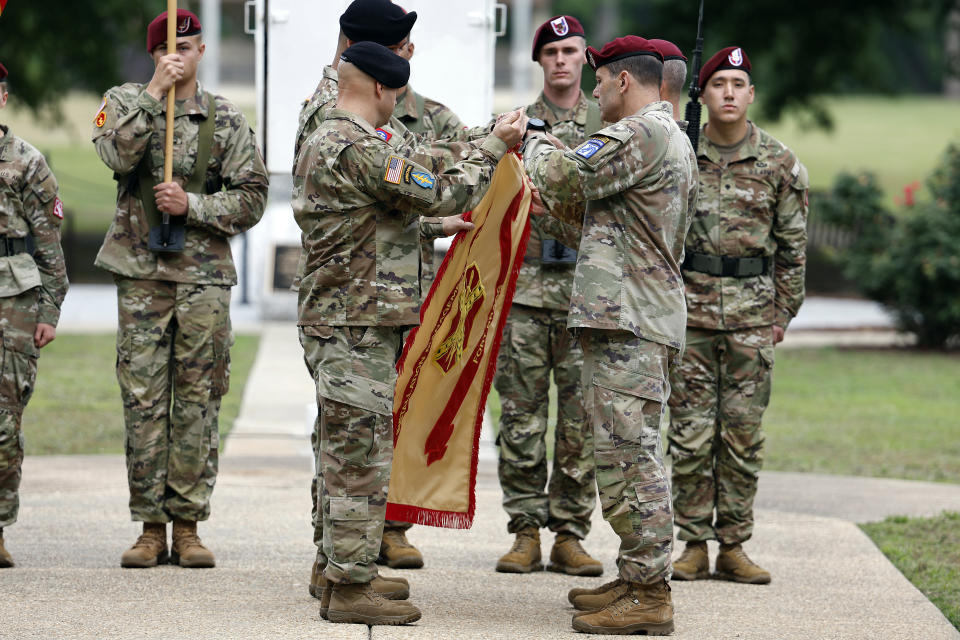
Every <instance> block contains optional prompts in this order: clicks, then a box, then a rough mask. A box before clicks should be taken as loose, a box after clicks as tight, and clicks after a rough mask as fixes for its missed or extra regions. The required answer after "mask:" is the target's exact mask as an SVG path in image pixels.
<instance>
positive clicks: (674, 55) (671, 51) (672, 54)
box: [650, 39, 687, 62]
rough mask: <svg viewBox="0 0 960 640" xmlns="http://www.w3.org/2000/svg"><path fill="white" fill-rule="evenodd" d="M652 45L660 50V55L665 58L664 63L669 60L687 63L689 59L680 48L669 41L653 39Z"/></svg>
mask: <svg viewBox="0 0 960 640" xmlns="http://www.w3.org/2000/svg"><path fill="white" fill-rule="evenodd" d="M650 43H651V44H652V45H653V46H655V47H656V48H657V49H659V50H660V55H662V56H663V61H664V62H666V61H667V60H683V61H684V62H686V61H687V57H686V56H685V55H683V51H680V47H678V46H677V45H675V44H673V43H672V42H670V41H669V40H658V39H653V40H651V41H650Z"/></svg>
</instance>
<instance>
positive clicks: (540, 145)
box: [526, 102, 697, 349]
mask: <svg viewBox="0 0 960 640" xmlns="http://www.w3.org/2000/svg"><path fill="white" fill-rule="evenodd" d="M532 142H533V144H531V145H528V148H527V151H526V165H527V171H528V173H529V174H530V177H531V179H532V180H533V183H534V185H535V186H536V187H537V188H538V189H539V190H540V195H541V197H542V199H543V202H544V205H545V206H546V208H547V210H548V211H549V212H550V216H549V217H545V219H544V221H543V223H542V224H543V225H544V228H545V229H547V230H550V229H548V228H547V227H548V225H549V224H550V221H551V220H554V219H556V220H558V221H560V222H561V223H562V224H561V225H560V226H559V227H554V228H556V229H557V230H556V231H550V232H551V233H552V234H554V235H555V236H557V238H558V239H559V240H561V241H565V244H566V243H574V246H575V242H576V239H577V235H578V234H580V233H582V236H581V237H580V252H579V254H578V256H577V266H576V271H575V273H574V280H573V294H572V296H571V299H570V313H569V314H568V320H567V326H569V327H590V328H594V329H606V330H624V331H629V332H631V333H633V334H634V335H636V336H639V337H641V338H644V339H645V340H650V341H653V342H658V343H660V344H664V345H668V346H671V347H674V348H677V349H682V348H683V342H684V333H685V330H686V320H687V314H686V305H685V303H684V298H683V279H682V278H681V276H680V264H681V262H682V261H683V241H684V237H685V236H686V233H687V229H688V228H689V225H690V216H691V215H692V213H693V210H694V207H695V206H696V200H697V165H696V160H695V158H694V155H693V149H692V148H691V147H690V143H689V141H688V140H687V139H686V137H685V136H684V135H683V133H682V132H681V131H680V128H679V127H678V126H677V123H676V122H674V120H673V112H672V109H671V107H670V103H668V102H654V103H651V104H648V105H647V106H646V107H644V108H643V109H641V110H640V111H639V112H638V113H636V114H633V115H630V116H627V117H626V118H624V119H623V120H621V121H620V122H617V123H616V124H613V125H610V126H609V127H606V128H604V129H601V130H600V131H599V132H598V133H597V134H595V135H593V136H591V137H590V138H589V139H588V140H587V141H586V142H584V143H583V144H581V145H580V146H579V147H577V148H576V149H575V150H571V151H560V150H557V149H554V148H553V147H552V146H551V145H549V143H547V142H546V140H545V139H543V138H535V139H534V140H533V141H532ZM531 147H532V148H531ZM585 202H586V213H585V214H584V213H583V206H584V203H585ZM581 228H582V232H581Z"/></svg>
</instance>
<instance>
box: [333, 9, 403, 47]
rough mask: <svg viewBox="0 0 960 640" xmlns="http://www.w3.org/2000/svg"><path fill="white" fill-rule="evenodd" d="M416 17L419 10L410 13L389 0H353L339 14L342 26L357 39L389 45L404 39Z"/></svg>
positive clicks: (352, 38) (345, 32)
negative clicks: (341, 13) (340, 14)
mask: <svg viewBox="0 0 960 640" xmlns="http://www.w3.org/2000/svg"><path fill="white" fill-rule="evenodd" d="M416 21H417V12H416V11H411V12H410V13H407V12H406V11H404V10H403V8H401V7H400V6H398V5H395V4H394V3H392V2H390V0H353V2H351V3H350V6H349V7H347V10H346V11H344V12H343V15H342V16H340V29H341V30H342V31H343V34H344V35H345V36H347V38H348V39H350V40H353V41H354V42H361V41H363V40H368V41H370V42H376V43H377V44H382V45H383V46H385V47H390V46H393V45H395V44H397V43H398V42H400V41H401V40H403V39H404V38H405V37H406V35H407V34H408V33H410V31H411V30H412V29H413V23H414V22H416Z"/></svg>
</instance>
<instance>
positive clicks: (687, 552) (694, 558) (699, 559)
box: [673, 542, 710, 580]
mask: <svg viewBox="0 0 960 640" xmlns="http://www.w3.org/2000/svg"><path fill="white" fill-rule="evenodd" d="M709 577H710V556H709V555H707V543H706V542H688V543H687V546H686V548H684V550H683V553H681V554H680V557H679V558H677V560H676V561H675V562H674V563H673V579H674V580H703V579H704V578H709Z"/></svg>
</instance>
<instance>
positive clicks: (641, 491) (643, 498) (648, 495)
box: [634, 478, 673, 543]
mask: <svg viewBox="0 0 960 640" xmlns="http://www.w3.org/2000/svg"><path fill="white" fill-rule="evenodd" d="M634 490H635V491H636V494H637V504H638V509H637V517H638V519H639V520H640V529H641V530H642V532H643V541H644V543H655V542H663V541H665V540H670V539H671V538H673V513H672V512H671V509H670V489H669V486H668V485H667V481H666V479H665V478H660V479H657V480H652V481H650V482H645V483H643V484H638V485H636V486H635V487H634Z"/></svg>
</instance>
